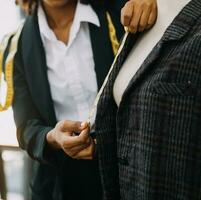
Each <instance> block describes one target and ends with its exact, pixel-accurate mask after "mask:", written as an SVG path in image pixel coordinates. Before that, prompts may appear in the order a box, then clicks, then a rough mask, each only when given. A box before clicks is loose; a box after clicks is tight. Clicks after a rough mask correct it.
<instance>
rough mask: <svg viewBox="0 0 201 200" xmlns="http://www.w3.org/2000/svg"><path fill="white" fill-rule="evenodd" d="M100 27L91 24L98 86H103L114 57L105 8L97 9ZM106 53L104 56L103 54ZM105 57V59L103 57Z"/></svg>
mask: <svg viewBox="0 0 201 200" xmlns="http://www.w3.org/2000/svg"><path fill="white" fill-rule="evenodd" d="M96 13H97V15H98V17H99V21H100V27H97V26H95V25H93V24H89V30H90V37H91V44H92V50H93V56H94V61H95V71H96V75H97V82H98V88H100V87H101V84H102V83H103V81H104V79H105V77H106V75H107V72H108V71H109V68H110V65H111V63H112V60H113V58H114V55H113V52H112V47H111V44H110V40H109V38H108V35H109V33H108V29H107V26H106V24H107V20H106V15H105V12H104V11H103V9H98V10H96ZM103 55H104V56H103ZM103 57H104V59H103Z"/></svg>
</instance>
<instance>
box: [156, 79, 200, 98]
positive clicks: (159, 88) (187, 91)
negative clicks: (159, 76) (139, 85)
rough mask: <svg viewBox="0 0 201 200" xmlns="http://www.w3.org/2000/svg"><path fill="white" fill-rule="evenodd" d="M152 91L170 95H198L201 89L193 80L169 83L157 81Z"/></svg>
mask: <svg viewBox="0 0 201 200" xmlns="http://www.w3.org/2000/svg"><path fill="white" fill-rule="evenodd" d="M152 92H154V93H156V94H161V95H168V96H197V95H199V94H200V89H199V88H198V87H196V86H195V85H193V84H192V83H191V82H187V83H168V82H160V81H157V82H155V83H154V84H153V85H152Z"/></svg>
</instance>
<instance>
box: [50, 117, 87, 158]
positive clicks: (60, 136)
mask: <svg viewBox="0 0 201 200" xmlns="http://www.w3.org/2000/svg"><path fill="white" fill-rule="evenodd" d="M89 131H90V130H89V128H87V125H86V123H83V124H82V123H81V122H75V121H67V120H65V121H61V122H58V124H57V125H56V126H55V128H54V129H53V130H52V131H50V132H49V133H48V134H47V136H46V139H47V142H48V144H49V145H50V146H51V147H52V148H55V149H62V150H63V151H64V152H65V153H66V154H67V155H68V156H70V157H71V158H75V159H77V155H79V153H80V152H82V151H83V150H85V149H87V148H89V147H90V146H91V137H90V135H89ZM75 133H76V134H75ZM80 159H82V158H80Z"/></svg>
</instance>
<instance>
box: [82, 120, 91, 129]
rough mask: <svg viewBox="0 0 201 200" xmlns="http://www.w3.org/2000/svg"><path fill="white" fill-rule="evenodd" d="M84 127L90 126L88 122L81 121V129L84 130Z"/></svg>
mask: <svg viewBox="0 0 201 200" xmlns="http://www.w3.org/2000/svg"><path fill="white" fill-rule="evenodd" d="M86 128H90V124H89V123H88V122H82V123H81V130H84V129H86Z"/></svg>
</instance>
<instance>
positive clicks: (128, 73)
mask: <svg viewBox="0 0 201 200" xmlns="http://www.w3.org/2000/svg"><path fill="white" fill-rule="evenodd" d="M189 2H190V0H182V1H180V0H179V1H178V0H176V1H175V0H158V19H157V22H156V24H155V25H154V27H153V28H152V29H151V30H149V31H148V32H146V33H144V35H143V36H142V37H141V38H140V39H139V40H138V41H137V43H136V44H135V46H134V47H133V49H132V51H131V52H130V54H129V56H128V58H127V60H126V61H125V63H124V64H123V66H122V68H121V70H120V72H119V74H118V76H117V78H116V81H115V83H114V88H113V95H114V99H115V102H116V104H117V105H118V106H119V105H120V102H121V98H122V96H123V93H124V91H125V90H126V88H127V86H128V84H129V82H130V80H131V79H132V77H133V76H134V75H135V73H136V72H137V70H138V69H139V68H140V66H141V65H142V63H143V61H144V60H145V59H146V57H147V56H148V55H149V53H150V52H151V51H152V49H153V48H154V46H155V45H156V44H157V42H158V41H159V40H160V39H161V37H162V36H163V34H164V32H165V30H166V29H167V28H168V26H169V25H170V24H171V23H172V21H173V20H174V18H175V17H176V16H177V15H178V14H179V12H180V11H181V10H182V9H183V8H184V7H185V6H186V5H187V4H188V3H189ZM167 11H168V12H167Z"/></svg>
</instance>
